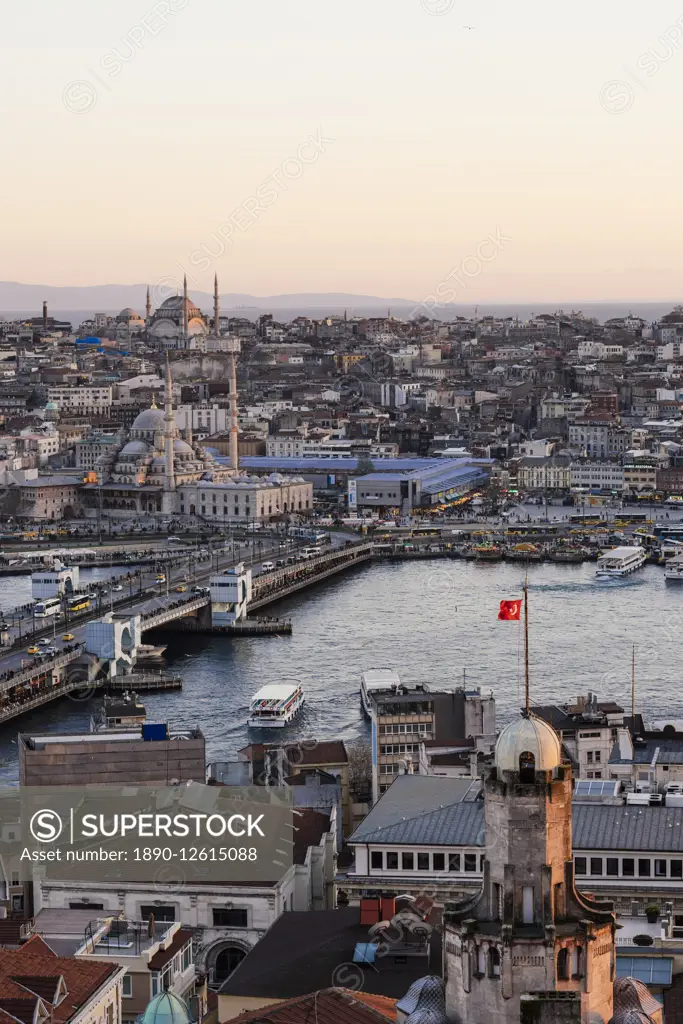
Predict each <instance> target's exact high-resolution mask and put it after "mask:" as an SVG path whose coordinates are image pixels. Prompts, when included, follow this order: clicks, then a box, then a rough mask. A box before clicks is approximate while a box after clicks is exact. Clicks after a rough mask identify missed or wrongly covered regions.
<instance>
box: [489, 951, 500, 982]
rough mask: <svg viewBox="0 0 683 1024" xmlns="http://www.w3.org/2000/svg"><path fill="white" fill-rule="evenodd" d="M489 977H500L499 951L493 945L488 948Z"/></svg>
mask: <svg viewBox="0 0 683 1024" xmlns="http://www.w3.org/2000/svg"><path fill="white" fill-rule="evenodd" d="M489 978H500V953H499V952H498V950H497V949H496V947H495V946H491V948H490V949H489Z"/></svg>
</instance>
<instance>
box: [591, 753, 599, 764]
mask: <svg viewBox="0 0 683 1024" xmlns="http://www.w3.org/2000/svg"><path fill="white" fill-rule="evenodd" d="M593 758H594V760H595V763H596V764H600V751H599V750H596V751H595V753H594V754H593Z"/></svg>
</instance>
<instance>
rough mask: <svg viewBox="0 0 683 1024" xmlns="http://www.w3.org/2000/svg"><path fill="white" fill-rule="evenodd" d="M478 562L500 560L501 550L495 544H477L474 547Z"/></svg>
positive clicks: (501, 557)
mask: <svg viewBox="0 0 683 1024" xmlns="http://www.w3.org/2000/svg"><path fill="white" fill-rule="evenodd" d="M474 551H475V554H476V557H477V561H478V562H501V561H502V560H503V552H502V550H501V549H500V548H497V547H496V546H495V544H479V545H478V546H477V547H475V549H474Z"/></svg>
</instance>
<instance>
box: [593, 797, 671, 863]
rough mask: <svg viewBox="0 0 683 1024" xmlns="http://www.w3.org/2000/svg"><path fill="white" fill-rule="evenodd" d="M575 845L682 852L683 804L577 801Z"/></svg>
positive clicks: (654, 851) (597, 848) (605, 848)
mask: <svg viewBox="0 0 683 1024" xmlns="http://www.w3.org/2000/svg"><path fill="white" fill-rule="evenodd" d="M574 848H575V849H577V850H651V851H652V852H653V853H659V852H661V853H667V852H675V853H683V807H639V806H637V805H635V804H627V805H625V806H624V805H622V806H606V807H605V806H597V807H593V806H591V805H590V804H577V805H575V807H574Z"/></svg>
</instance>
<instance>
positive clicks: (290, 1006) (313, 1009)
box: [235, 988, 396, 1024]
mask: <svg viewBox="0 0 683 1024" xmlns="http://www.w3.org/2000/svg"><path fill="white" fill-rule="evenodd" d="M376 998H377V997H374V999H376ZM374 999H372V998H370V999H368V997H367V996H365V995H360V994H359V993H357V992H352V991H351V990H350V989H344V988H328V989H323V990H322V991H320V992H312V993H311V994H310V995H306V996H299V998H297V999H288V1000H286V1002H283V1003H274V1004H272V1005H271V1006H264V1007H263V1008H262V1009H260V1010H251V1011H250V1012H248V1013H243V1014H240V1016H239V1017H236V1018H235V1021H236V1024H313V1022H315V1024H388V1022H390V1021H395V1020H396V1007H395V1003H394V1002H393V1000H388V1001H383V1002H390V1003H393V1006H394V1009H393V1015H390V1013H391V1010H390V1007H389V1006H386V1005H384V1006H382V1007H380V1006H375V1005H372V1003H374ZM387 1011H389V1012H387Z"/></svg>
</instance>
